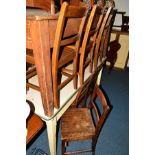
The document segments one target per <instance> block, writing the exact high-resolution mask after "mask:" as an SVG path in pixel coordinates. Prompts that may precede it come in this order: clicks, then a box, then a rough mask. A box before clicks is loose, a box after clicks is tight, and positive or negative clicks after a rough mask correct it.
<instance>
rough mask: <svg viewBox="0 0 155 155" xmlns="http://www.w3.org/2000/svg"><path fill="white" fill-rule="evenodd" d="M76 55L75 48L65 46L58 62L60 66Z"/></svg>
mask: <svg viewBox="0 0 155 155" xmlns="http://www.w3.org/2000/svg"><path fill="white" fill-rule="evenodd" d="M75 56H76V52H75V48H69V47H64V49H63V51H62V53H61V55H60V58H59V62H58V68H60V67H62V66H63V65H65V64H66V63H67V62H70V61H72V60H73V58H74V57H75Z"/></svg>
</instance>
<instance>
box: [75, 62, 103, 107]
mask: <svg viewBox="0 0 155 155" xmlns="http://www.w3.org/2000/svg"><path fill="white" fill-rule="evenodd" d="M102 67H103V63H102V64H100V66H98V68H97V69H96V70H95V72H94V73H92V74H91V76H90V77H89V78H88V79H87V80H86V81H85V82H84V84H83V85H82V86H81V87H80V88H79V90H78V94H77V97H76V100H75V101H74V103H73V105H72V107H75V106H76V107H78V106H79V104H80V106H81V107H86V100H87V98H88V96H89V95H90V94H92V93H93V90H94V87H95V84H96V82H97V78H98V75H99V72H100V71H101V69H102Z"/></svg>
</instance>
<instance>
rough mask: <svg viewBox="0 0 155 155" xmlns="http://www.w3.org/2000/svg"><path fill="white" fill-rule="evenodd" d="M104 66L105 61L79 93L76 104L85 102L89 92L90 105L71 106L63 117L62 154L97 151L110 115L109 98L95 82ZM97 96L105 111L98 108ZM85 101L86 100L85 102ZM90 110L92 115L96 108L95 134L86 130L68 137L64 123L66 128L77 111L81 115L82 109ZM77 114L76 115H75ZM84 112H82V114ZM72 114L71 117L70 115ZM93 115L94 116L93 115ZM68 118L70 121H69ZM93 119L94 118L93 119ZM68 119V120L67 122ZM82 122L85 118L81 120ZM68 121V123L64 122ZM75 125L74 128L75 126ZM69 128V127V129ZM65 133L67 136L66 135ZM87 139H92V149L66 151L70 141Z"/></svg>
mask: <svg viewBox="0 0 155 155" xmlns="http://www.w3.org/2000/svg"><path fill="white" fill-rule="evenodd" d="M102 67H103V63H102V64H101V65H100V66H99V68H97V70H96V71H95V72H94V73H93V74H92V76H91V77H90V78H89V79H88V80H87V81H86V82H85V83H84V85H83V86H82V87H81V89H80V90H79V94H78V95H77V98H76V100H75V102H76V103H75V105H76V106H78V105H79V102H80V103H81V102H82V104H83V103H84V102H86V99H87V98H86V97H88V94H90V95H91V98H90V102H89V104H88V107H83V108H77V107H71V108H69V109H68V110H67V111H66V113H64V115H63V116H62V118H61V123H62V127H61V128H62V155H64V154H74V153H81V152H90V151H92V152H95V147H96V143H97V139H98V137H99V134H100V131H101V128H102V126H103V124H104V122H105V120H106V118H107V116H108V113H109V111H110V107H109V106H108V103H107V100H106V98H105V96H104V94H103V92H102V91H101V89H100V88H99V86H98V85H97V84H96V83H95V81H96V79H97V76H98V73H99V71H100V70H101V68H102ZM90 88H92V91H91V93H90ZM96 97H98V98H99V99H100V101H101V102H100V103H101V105H102V107H103V113H101V114H100V113H99V111H98V108H97V107H96V104H95V102H94V100H95V99H96ZM83 101H84V102H83ZM85 105H86V103H85ZM86 110H88V111H90V113H89V114H90V115H91V111H92V110H94V114H95V115H96V118H97V119H96V121H97V122H96V123H95V124H94V126H95V128H94V129H95V130H94V133H93V134H90V135H89V136H85V135H84V133H85V131H84V132H83V133H82V134H81V136H77V137H75V136H74V137H68V138H67V137H66V133H64V132H63V129H64V125H65V128H66V127H67V124H68V123H70V122H72V117H76V116H75V115H76V113H77V114H78V113H79V115H80V113H81V112H82V111H86ZM74 114H75V115H74ZM82 114H83V113H81V115H82ZM70 115H71V116H72V117H69V118H68V116H70ZM92 117H93V116H92ZM67 120H68V121H67ZM92 120H93V119H92ZM66 121H67V122H66ZM80 121H81V122H82V121H83V120H80ZM64 123H67V124H64ZM76 123H78V122H74V125H73V126H74V127H75V126H77V125H78V124H76ZM74 127H73V128H74ZM68 130H69V129H68ZM68 133H70V132H68ZM64 135H65V137H64ZM87 139H92V148H91V149H81V150H75V151H70V152H66V143H67V142H70V141H78V140H87Z"/></svg>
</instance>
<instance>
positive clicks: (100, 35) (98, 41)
mask: <svg viewBox="0 0 155 155" xmlns="http://www.w3.org/2000/svg"><path fill="white" fill-rule="evenodd" d="M111 10H112V7H109V8H108V10H107V11H106V10H104V11H105V12H106V13H105V15H104V18H103V21H102V25H101V28H100V30H99V34H98V36H97V39H96V47H95V53H94V69H96V68H97V65H98V57H99V49H100V46H101V44H102V42H101V40H102V36H103V34H104V30H105V29H106V28H107V27H108V25H109V24H110V22H108V19H109V17H110V13H111Z"/></svg>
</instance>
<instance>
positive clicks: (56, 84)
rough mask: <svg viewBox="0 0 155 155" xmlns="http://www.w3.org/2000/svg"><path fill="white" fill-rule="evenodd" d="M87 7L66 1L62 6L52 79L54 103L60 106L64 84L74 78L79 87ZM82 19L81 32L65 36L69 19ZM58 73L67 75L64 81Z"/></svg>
mask: <svg viewBox="0 0 155 155" xmlns="http://www.w3.org/2000/svg"><path fill="white" fill-rule="evenodd" d="M86 11H87V10H86V7H78V6H71V5H68V3H67V2H64V3H63V4H62V7H61V11H60V15H59V19H58V23H57V29H56V37H55V40H54V45H53V51H52V80H53V96H54V103H55V105H57V108H59V102H60V101H59V94H60V93H59V92H60V89H62V88H63V87H64V86H66V85H67V84H68V83H69V82H70V81H72V80H73V85H74V89H76V88H77V58H78V51H79V47H80V41H81V34H82V30H83V27H84V24H85V20H86V13H87V12H86ZM71 18H72V19H73V18H75V19H77V20H78V19H81V22H79V32H78V33H77V34H74V35H71V36H68V37H67V38H64V37H63V34H64V33H65V27H66V22H67V20H68V19H71ZM68 45H72V46H74V48H73V49H70V48H68ZM71 62H72V64H73V68H72V69H67V68H66V66H67V65H68V64H69V63H71ZM58 74H61V75H64V76H66V77H67V79H65V80H64V81H62V82H61V81H59V76H58Z"/></svg>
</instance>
